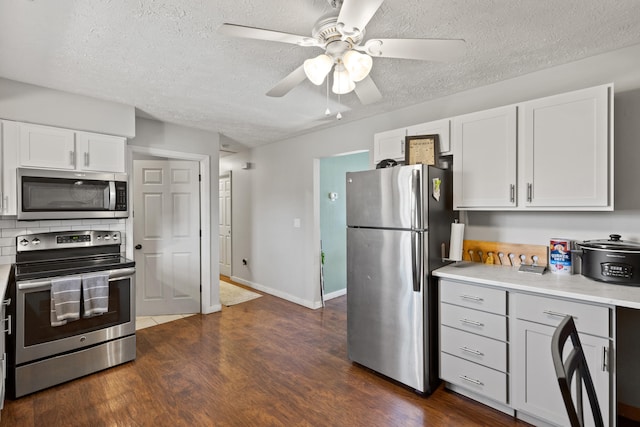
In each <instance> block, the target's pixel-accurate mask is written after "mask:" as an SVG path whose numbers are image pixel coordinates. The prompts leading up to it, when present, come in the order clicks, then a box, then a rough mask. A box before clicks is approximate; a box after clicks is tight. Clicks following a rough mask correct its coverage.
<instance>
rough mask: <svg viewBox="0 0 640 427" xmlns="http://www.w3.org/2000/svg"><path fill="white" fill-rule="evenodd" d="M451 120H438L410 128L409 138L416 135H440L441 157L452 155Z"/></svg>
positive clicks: (408, 130) (408, 129) (439, 147)
mask: <svg viewBox="0 0 640 427" xmlns="http://www.w3.org/2000/svg"><path fill="white" fill-rule="evenodd" d="M450 126H451V120H449V119H444V120H436V121H434V122H428V123H421V124H419V125H413V126H409V127H408V128H407V136H415V135H438V144H439V146H438V151H439V152H440V154H441V155H448V154H451V142H450V139H449V135H450Z"/></svg>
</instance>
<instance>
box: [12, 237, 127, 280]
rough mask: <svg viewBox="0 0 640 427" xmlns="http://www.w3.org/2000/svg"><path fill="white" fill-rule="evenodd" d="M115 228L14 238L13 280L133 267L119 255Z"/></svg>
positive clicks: (118, 238) (118, 242)
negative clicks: (14, 264)
mask: <svg viewBox="0 0 640 427" xmlns="http://www.w3.org/2000/svg"><path fill="white" fill-rule="evenodd" d="M120 241H121V236H120V232H119V231H96V230H86V231H69V232H57V233H56V232H52V233H41V234H29V235H23V236H18V237H16V268H15V275H16V280H32V279H40V278H45V277H55V276H66V275H74V274H83V273H90V272H94V271H105V270H116V269H122V268H130V267H134V266H135V262H134V261H132V260H130V259H127V258H124V257H123V256H121V255H120Z"/></svg>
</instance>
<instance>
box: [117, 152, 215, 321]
mask: <svg viewBox="0 0 640 427" xmlns="http://www.w3.org/2000/svg"><path fill="white" fill-rule="evenodd" d="M128 151H129V159H130V160H129V164H128V170H129V174H130V177H131V178H132V177H133V175H134V173H133V170H134V168H133V162H134V161H135V160H189V161H193V162H196V163H197V164H198V166H199V174H200V179H201V181H200V191H199V202H200V203H199V204H200V207H199V218H200V220H199V227H200V230H201V237H200V283H201V286H200V306H199V309H198V310H196V312H197V313H211V312H213V311H217V310H219V309H220V308H219V304H217V303H215V302H212V301H211V298H212V292H213V289H212V287H214V286H215V287H216V288H217V287H218V280H217V277H216V280H215V282H212V279H211V273H212V271H211V270H212V265H211V259H212V256H211V253H212V248H211V205H210V201H211V198H210V197H211V185H210V179H211V173H210V163H211V162H210V156H209V155H206V154H196V153H185V152H179V151H173V150H166V149H161V148H152V147H145V146H136V145H130V146H129V147H128ZM130 188H132V189H133V188H134V183H131V185H130ZM132 193H133V192H132ZM133 198H134V197H133V194H132V195H131V196H130V200H131V201H133ZM131 206H132V210H131V215H130V216H129V218H128V219H127V221H126V235H127V239H126V241H125V248H126V256H127V257H128V258H134V256H135V254H134V252H135V251H136V250H135V249H134V246H135V243H134V242H135V237H136V236H135V233H134V231H133V219H134V217H135V208H136V206H134V205H133V203H132V204H131ZM136 276H137V273H136ZM216 276H217V275H216Z"/></svg>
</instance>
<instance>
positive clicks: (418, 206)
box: [411, 169, 422, 230]
mask: <svg viewBox="0 0 640 427" xmlns="http://www.w3.org/2000/svg"><path fill="white" fill-rule="evenodd" d="M411 192H412V197H411V199H412V202H413V206H411V211H412V215H411V228H412V229H413V230H422V180H421V179H420V169H414V170H412V171H411Z"/></svg>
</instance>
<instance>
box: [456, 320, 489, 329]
mask: <svg viewBox="0 0 640 427" xmlns="http://www.w3.org/2000/svg"><path fill="white" fill-rule="evenodd" d="M460 322H462V323H465V324H467V325H473V326H480V327H482V326H484V323H480V322H476V321H475V320H469V319H460Z"/></svg>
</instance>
